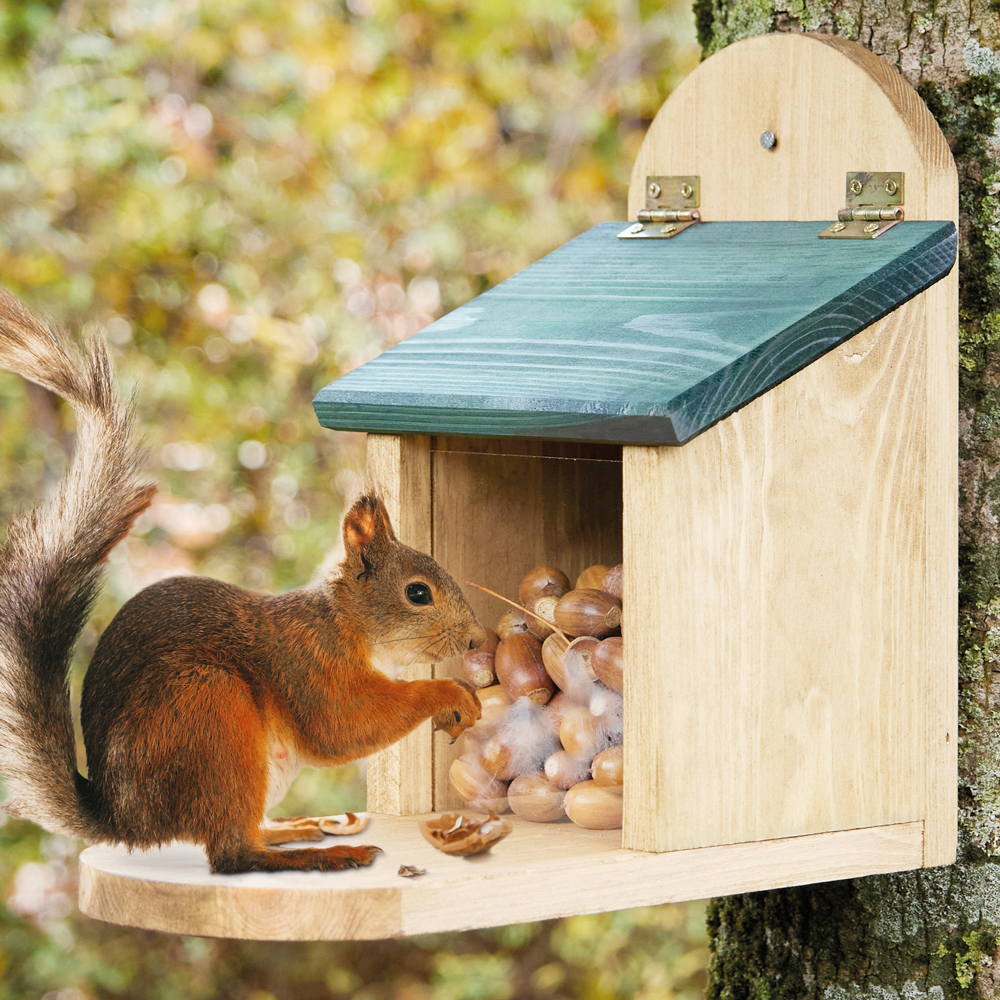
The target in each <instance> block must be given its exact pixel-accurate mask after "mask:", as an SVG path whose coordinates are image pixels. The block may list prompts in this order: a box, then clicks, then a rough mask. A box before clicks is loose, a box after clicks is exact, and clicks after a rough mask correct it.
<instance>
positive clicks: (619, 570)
mask: <svg viewBox="0 0 1000 1000" xmlns="http://www.w3.org/2000/svg"><path fill="white" fill-rule="evenodd" d="M624 574H625V567H624V566H622V564H621V563H619V564H618V565H617V566H612V567H611V569H609V570H608V572H607V575H606V576H605V577H604V582H603V583H602V584H601V585H600V588H599V589H600V590H603V591H604V593H605V594H610V595H611V596H612V597H617V598H618V600H619V601H620V600H621V599H622V591H623V589H624V583H625V581H624Z"/></svg>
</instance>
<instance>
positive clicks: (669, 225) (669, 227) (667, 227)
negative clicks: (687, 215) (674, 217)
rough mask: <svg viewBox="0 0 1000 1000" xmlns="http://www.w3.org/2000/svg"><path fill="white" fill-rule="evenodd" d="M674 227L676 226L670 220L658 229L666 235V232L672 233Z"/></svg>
mask: <svg viewBox="0 0 1000 1000" xmlns="http://www.w3.org/2000/svg"><path fill="white" fill-rule="evenodd" d="M676 228H677V227H676V226H675V225H674V224H673V223H672V222H670V223H667V225H665V226H664V227H663V228H662V229H661V230H660V232H661V233H663V234H665V235H666V234H669V233H672V232H673V231H674V230H675V229H676Z"/></svg>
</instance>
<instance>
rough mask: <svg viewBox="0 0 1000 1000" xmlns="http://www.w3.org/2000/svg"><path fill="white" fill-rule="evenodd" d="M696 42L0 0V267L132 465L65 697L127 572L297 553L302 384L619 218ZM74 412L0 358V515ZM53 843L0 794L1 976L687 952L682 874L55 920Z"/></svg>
mask: <svg viewBox="0 0 1000 1000" xmlns="http://www.w3.org/2000/svg"><path fill="white" fill-rule="evenodd" d="M698 58H699V50H698V46H697V44H696V42H695V31H694V23H693V17H692V14H691V11H690V9H689V6H688V5H687V0H667V2H666V3H665V4H660V3H659V2H650V0H522V2H518V3H514V2H510V0H283V2H281V3H274V2H261V0H258V2H247V0H63V2H58V0H27V2H26V0H3V3H2V4H0V282H2V283H3V284H4V285H5V286H6V287H7V288H9V289H11V290H12V291H14V292H15V293H16V294H18V295H20V296H21V297H22V298H23V299H24V301H25V302H26V303H27V304H28V305H29V307H31V308H32V309H34V310H35V311H37V312H42V313H46V314H48V315H49V316H51V317H53V318H54V319H56V320H57V321H59V322H61V323H63V324H65V325H67V326H69V327H70V328H71V329H74V330H83V329H86V327H87V326H88V325H89V324H92V323H97V324H100V325H101V326H102V327H103V328H104V330H105V331H106V334H107V336H108V338H109V340H110V342H111V344H112V346H113V352H114V355H115V361H116V364H117V366H118V371H119V374H120V377H121V380H122V383H123V385H125V386H132V385H134V386H135V387H136V398H137V406H138V411H139V414H140V418H141V423H142V426H143V429H144V433H145V437H146V441H147V443H148V445H149V448H150V452H151V462H152V465H153V466H154V469H155V472H156V474H157V475H158V480H159V487H160V492H159V495H158V497H157V500H156V503H155V504H154V506H153V507H152V509H151V510H150V511H149V512H148V513H147V514H146V515H144V516H143V518H142V519H141V521H140V522H139V523H138V524H137V525H136V528H135V531H134V532H133V534H132V536H131V537H130V538H129V539H128V540H127V541H126V542H125V543H124V544H123V545H121V546H120V547H119V549H118V550H116V551H115V553H114V555H113V557H112V567H111V573H110V580H109V585H108V587H107V589H106V593H105V595H104V597H103V599H102V600H101V603H100V605H99V607H98V609H97V613H96V614H95V616H94V620H93V622H92V624H91V625H90V626H89V627H88V628H87V630H86V632H85V634H84V636H83V638H82V641H81V644H80V650H79V654H78V657H77V663H76V667H75V671H74V683H73V691H74V697H78V695H79V686H80V678H81V677H82V673H83V669H84V667H85V664H86V662H87V660H88V658H89V655H90V653H91V651H92V650H93V647H94V644H95V642H96V640H97V636H98V635H99V634H100V632H101V630H102V628H103V627H104V626H105V625H106V624H107V622H108V621H109V620H110V618H111V617H112V615H113V614H114V612H115V610H116V609H117V607H118V606H120V604H121V603H122V602H123V601H124V600H126V599H127V598H128V597H130V596H131V595H132V594H133V593H135V592H136V590H138V589H139V588H141V587H143V586H145V585H147V584H149V583H152V582H154V581H156V580H158V579H160V578H162V577H164V576H168V575H173V574H176V573H192V572H193V573H203V574H207V575H211V576H215V577H219V578H221V579H224V580H227V581H231V582H233V583H237V584H240V585H243V586H247V587H252V588H255V589H259V590H266V591H276V590H282V589H287V588H290V587H294V586H298V585H301V584H303V583H305V582H307V581H308V579H309V577H310V576H311V574H312V572H313V570H314V568H315V567H316V565H317V564H318V562H319V561H320V559H321V556H322V554H323V553H324V551H325V550H326V549H327V548H329V547H330V546H331V545H332V544H333V543H334V541H335V538H336V534H337V525H338V518H339V516H340V514H341V510H342V504H343V499H344V494H345V492H347V491H349V489H350V484H351V479H352V472H353V471H354V470H357V469H359V468H360V467H361V465H362V463H363V455H364V441H363V437H361V436H359V435H348V434H335V433H332V432H328V431H324V430H322V429H321V428H320V427H319V426H318V424H317V423H316V420H315V417H314V415H313V412H312V407H311V399H312V397H313V395H314V393H315V392H316V391H317V390H318V389H319V388H320V387H322V386H323V385H325V384H326V383H328V382H329V381H331V380H332V379H334V378H336V377H337V376H338V375H340V374H342V373H344V372H346V371H349V370H350V369H352V368H354V367H356V366H357V365H358V364H361V363H362V362H364V361H365V360H367V359H368V358H371V357H373V356H374V355H375V354H377V353H378V352H380V351H382V350H384V349H385V348H386V347H388V346H390V345H392V344H395V343H397V342H399V341H400V340H402V339H404V338H405V337H408V336H410V335H411V334H412V333H414V332H415V331H416V330H418V329H420V328H421V327H422V326H424V325H426V324H427V323H429V322H430V321H431V320H432V319H434V318H435V317H437V316H440V315H442V314H443V313H445V312H447V311H449V310H450V309H453V308H454V307H456V306H458V305H461V304H462V303H464V302H466V301H468V300H469V299H470V298H472V297H473V296H474V295H477V294H478V293H480V292H482V291H483V290H484V289H486V288H488V287H490V286H491V285H493V284H495V283H496V282H498V281H502V280H503V279H504V278H506V277H508V276H509V275H511V274H513V273H514V272H516V271H518V270H520V269H521V268H523V267H524V266H526V265H527V264H529V263H531V262H532V261H534V260H537V259H538V258H539V257H541V256H542V255H544V254H545V253H547V252H549V251H550V250H552V249H554V248H556V247H557V246H559V245H561V244H562V243H564V242H565V241H566V240H568V239H570V238H572V237H573V236H575V235H577V234H578V233H580V232H581V231H583V230H584V229H586V228H588V227H589V226H591V225H593V224H595V223H597V222H603V221H607V220H610V219H624V218H625V197H626V190H627V185H628V175H629V171H630V168H631V163H632V160H633V157H634V154H635V151H636V149H637V148H638V145H639V142H640V141H641V138H642V135H643V133H644V131H645V128H646V127H647V126H648V123H649V121H650V120H651V118H652V116H653V115H654V114H655V112H656V110H657V109H658V108H659V106H660V104H662V102H663V100H664V99H665V98H666V97H667V95H668V94H669V93H670V91H671V90H672V88H673V87H674V86H675V85H676V84H677V82H678V81H679V80H680V79H682V78H683V76H684V75H685V74H686V73H687V72H689V71H690V70H691V69H692V68H693V67H694V65H695V64H696V62H697V60H698ZM72 431H73V427H72V416H71V414H70V413H69V411H68V410H67V409H66V408H65V407H64V406H63V405H61V404H60V403H59V402H58V401H57V400H56V399H54V398H53V397H52V396H50V395H49V394H47V393H46V392H44V391H43V390H40V389H37V388H36V387H33V386H30V385H28V384H26V383H25V382H23V381H21V380H18V379H16V378H14V377H11V376H8V375H6V374H5V373H0V533H2V531H3V527H2V526H3V525H4V524H6V521H7V518H8V517H9V516H10V514H11V513H12V512H13V511H15V510H17V509H19V508H21V507H23V506H25V505H28V504H32V503H36V502H38V501H39V500H40V499H41V498H42V497H43V496H44V495H45V493H46V491H47V490H48V489H50V488H51V486H52V485H53V484H54V483H55V482H56V481H57V480H58V479H59V477H60V476H61V474H62V472H63V470H64V468H65V466H66V462H67V456H68V455H69V454H70V452H71V448H72ZM80 766H81V768H83V767H85V760H84V759H83V758H82V756H81V760H80ZM0 794H2V793H0ZM364 800H365V788H364V771H363V765H351V766H348V767H345V768H340V769H335V770H329V771H322V772H321V771H306V772H304V773H303V774H302V776H301V777H300V778H299V779H298V781H297V782H296V784H295V785H294V786H293V788H292V790H291V792H290V793H289V795H288V797H287V799H286V800H285V802H284V803H283V804H282V806H281V807H279V809H278V810H277V812H279V813H286V814H287V813H297V812H313V813H316V812H320V813H328V812H338V811H342V810H344V809H355V810H357V809H363V808H364V805H365V801H364ZM80 846H81V845H79V844H77V843H75V842H72V841H69V840H67V839H65V838H62V837H56V836H51V835H48V834H45V833H43V832H42V831H40V830H39V829H38V828H37V827H35V826H33V825H32V824H29V823H25V822H23V821H16V820H13V819H11V818H8V817H6V816H3V818H0V1000H7V998H18V1000H20V998H29V997H31V998H34V997H43V998H45V1000H89V998H105V997H108V998H110V997H135V998H140V997H141V998H150V1000H153V998H163V1000H168V998H170V1000H173V998H200V997H227V998H228V997H233V998H241V1000H242V998H246V1000H275V998H278V1000H284V998H286V997H287V998H292V997H294V998H297V1000H310V998H313V997H317V998H319V997H324V998H326V997H331V998H341V997H353V998H356V1000H362V998H364V1000H374V998H394V1000H425V998H426V1000H431V998H433V1000H463V998H481V1000H504V998H508V997H518V998H530V997H579V998H588V1000H589V998H595V1000H597V998H612V997H636V998H645V997H657V998H662V1000H667V998H672V997H685V998H687V997H691V998H694V997H697V996H700V995H701V993H702V990H703V987H704V983H705V972H704V969H705V966H706V965H707V960H708V953H707V944H706V935H705V930H704V905H702V904H697V903H696V904H690V905H684V906H664V907H656V908H651V909H643V910H632V911H622V912H619V913H612V914H603V915H599V916H588V917H579V918H573V919H569V920H562V921H552V922H546V923H539V924H531V925H516V926H511V927H504V928H498V929H494V930H489V931H483V932H480V933H470V934H463V935H452V936H435V937H425V938H419V939H415V940H412V941H403V942H383V943H366V944H350V945H347V944H344V945H341V944H329V943H303V944H257V943H242V942H227V941H215V940H205V939H199V938H179V937H174V936H169V935H158V934H152V933H146V932H136V931H132V930H129V929H126V928H119V927H113V926H110V925H106V924H101V923H98V922H94V921H89V920H87V919H85V918H83V917H81V916H80V914H79V913H78V911H77V910H76V905H75V894H76V884H75V878H76V869H75V858H76V855H77V853H78V850H79V848H80ZM454 905H456V906H461V905H462V902H461V900H459V899H456V900H455V901H454Z"/></svg>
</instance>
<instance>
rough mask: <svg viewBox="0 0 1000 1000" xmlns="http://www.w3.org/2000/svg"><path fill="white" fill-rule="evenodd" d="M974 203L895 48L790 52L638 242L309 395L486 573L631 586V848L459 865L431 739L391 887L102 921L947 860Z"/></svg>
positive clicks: (322, 890) (667, 890)
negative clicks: (357, 434)
mask: <svg viewBox="0 0 1000 1000" xmlns="http://www.w3.org/2000/svg"><path fill="white" fill-rule="evenodd" d="M901 198H902V199H903V201H902V210H903V211H905V221H903V222H901V223H900V224H898V225H897V224H895V223H896V221H897V220H896V218H895V216H897V215H898V214H899V211H898V208H897V206H898V205H899V203H900V202H899V200H900V199H901ZM880 199H881V203H880ZM852 201H853V204H852ZM886 201H888V203H886ZM852 208H853V209H854V214H853V217H852V215H851V210H852ZM693 211H696V212H697V213H700V218H701V220H702V221H696V220H694V219H693V218H692V214H691V213H692V212H693ZM640 212H645V213H646V214H645V215H644V216H640ZM957 212H958V182H957V176H956V172H955V167H954V164H953V162H952V158H951V155H950V152H949V149H948V146H947V143H946V142H945V140H944V137H943V136H942V134H941V132H940V130H939V129H938V127H937V125H936V123H935V122H934V120H933V118H932V116H931V115H930V113H929V112H928V110H927V108H926V107H925V105H924V104H923V102H922V101H921V100H920V99H919V97H918V96H917V95H916V93H915V92H914V91H913V90H912V89H911V88H910V87H909V86H908V85H907V84H906V83H905V82H904V81H903V80H902V79H901V78H900V77H899V76H898V74H897V73H896V72H895V71H893V70H892V69H891V68H890V67H888V66H887V65H886V64H885V63H884V62H882V61H881V60H879V59H878V58H876V57H875V56H873V55H872V54H871V53H869V52H868V51H867V50H865V49H863V48H861V47H860V46H858V45H856V44H853V43H850V42H846V41H843V40H842V39H839V38H835V37H831V36H819V35H803V34H775V35H766V36H762V37H758V38H753V39H749V40H747V41H744V42H740V43H737V44H735V45H732V46H730V47H729V48H727V49H724V50H723V51H721V52H719V53H718V54H717V55H714V56H713V57H712V58H710V59H708V60H707V61H706V62H705V63H703V64H702V65H701V66H700V67H699V68H698V69H697V70H695V71H694V72H693V73H692V74H691V75H690V76H689V77H688V78H687V79H686V80H685V81H684V82H683V83H682V84H681V86H680V87H678V89H677V90H676V91H675V92H674V94H673V95H672V96H671V97H670V99H669V100H668V101H667V102H666V104H664V106H663V108H662V109H661V110H660V112H659V114H658V115H657V117H656V119H655V121H654V122H653V124H652V126H651V127H650V130H649V132H648V134H647V136H646V138H645V140H644V142H643V145H642V147H641V149H640V151H639V154H638V157H637V160H636V163H635V167H634V169H633V174H632V184H631V187H630V193H629V219H630V220H636V219H637V218H645V219H647V220H650V221H647V222H645V223H644V224H643V229H642V230H641V232H640V231H634V232H631V233H629V232H627V230H628V229H632V230H637V224H633V225H631V226H630V224H629V223H627V222H618V223H606V224H603V225H600V226H597V227H595V228H594V229H592V230H590V231H589V232H587V233H585V234H583V235H582V236H580V237H578V238H577V239H576V240H574V241H571V242H570V243H569V244H567V245H566V246H565V247H563V248H561V249H560V250H557V251H556V252H555V253H553V254H551V255H550V256H549V257H546V258H545V259H543V260H542V261H539V262H538V263H536V264H534V265H532V266H531V267H529V268H527V269H526V270H525V271H523V272H522V273H521V274H518V275H516V276H514V277H513V278H511V279H509V280H508V281H506V282H504V283H503V284H501V285H499V286H497V287H496V288H494V289H492V290H491V291H489V292H487V293H485V294H484V295H482V296H480V297H479V298H478V299H476V300H474V301H472V302H470V303H469V304H467V305H465V306H462V307H461V308H459V309H457V310H455V311H454V312H453V313H451V314H449V315H447V316H445V317H443V318H442V319H440V320H438V321H437V322H436V323H433V324H431V325H430V326H429V327H427V328H426V329H424V330H423V331H421V332H420V333H418V334H417V335H415V336H414V337H412V338H411V339H410V340H408V341H406V342H404V343H403V344H400V345H399V346H398V347H395V348H393V349H392V350H390V351H388V352H386V353H385V354H384V355H382V356H381V357H379V358H377V359H375V360H374V361H373V362H370V363H369V364H367V365H365V366H362V368H360V369H358V370H357V371H355V372H352V373H350V374H349V375H347V376H345V377H344V378H342V379H340V380H338V381H337V382H335V383H334V384H333V385H331V386H328V387H327V388H326V389H324V390H323V391H322V392H321V393H320V394H319V396H318V397H317V400H316V411H317V414H318V415H319V418H320V421H321V422H322V423H323V424H324V425H325V426H328V427H332V428H337V429H348V430H364V431H368V432H369V434H370V436H369V438H368V456H369V466H370V469H371V471H372V472H373V473H374V474H375V475H376V476H377V477H378V479H379V480H380V482H381V483H382V486H383V489H384V491H385V496H386V502H387V506H388V508H389V512H390V515H391V517H392V520H393V523H394V526H395V528H396V532H397V535H398V536H399V537H400V539H401V540H402V541H404V542H406V543H407V544H410V545H412V546H414V547H416V548H419V549H423V550H424V551H427V552H430V553H431V554H432V555H433V556H434V557H435V558H436V559H437V560H438V561H439V562H440V563H441V564H442V565H443V566H444V567H445V568H446V569H447V570H448V571H449V572H450V573H451V574H452V575H453V576H454V577H455V578H456V579H457V580H459V581H460V582H461V581H464V580H466V579H470V578H471V579H475V580H477V581H479V582H483V583H486V584H488V585H489V586H490V587H492V588H494V589H496V590H498V591H500V592H503V593H506V594H510V595H513V594H516V590H517V584H518V581H519V580H520V578H521V577H522V575H523V574H524V573H525V572H526V571H527V570H528V569H530V568H531V567H532V566H534V565H536V564H542V563H545V564H549V565H554V566H559V567H561V568H562V569H564V570H565V571H566V572H567V573H568V574H569V575H570V577H571V578H572V577H573V576H574V574H576V573H579V572H580V571H581V570H582V569H583V568H584V567H585V566H587V565H589V564H591V563H599V562H603V563H606V564H609V565H611V564H614V563H616V562H619V561H624V564H625V567H626V577H625V594H624V600H623V603H624V608H625V615H626V620H627V630H626V647H625V656H626V664H625V677H626V686H625V727H626V742H625V787H624V808H625V819H624V829H623V830H622V831H612V832H601V833H598V832H594V831H588V830H582V829H578V828H575V827H572V826H571V825H569V824H566V823H556V824H545V825H537V824H530V823H524V822H519V821H515V822H516V828H515V830H514V832H513V833H512V834H511V835H510V836H509V837H507V839H506V840H504V841H503V842H502V843H501V844H499V845H497V847H496V848H495V850H494V851H493V852H491V853H490V854H487V855H484V856H482V857H480V858H473V859H469V860H466V859H458V858H448V857H444V856H440V855H438V856H435V852H434V851H433V848H430V847H429V846H427V845H426V844H424V843H423V841H422V840H421V837H420V835H419V833H418V832H417V828H416V823H415V821H414V820H413V818H412V817H413V816H415V815H417V814H424V813H430V812H436V811H441V810H445V809H452V808H455V807H457V806H460V805H461V803H460V801H459V800H458V799H457V798H456V797H455V795H454V793H453V792H452V791H451V789H450V788H449V786H448V780H447V773H448V768H449V765H450V763H451V760H452V759H453V755H454V752H455V751H454V749H453V748H450V747H449V746H448V745H447V740H446V739H444V738H442V737H441V735H437V736H434V735H433V734H432V733H431V731H430V724H429V723H427V724H425V725H424V726H422V727H421V728H420V729H418V730H417V731H416V732H414V733H413V734H412V735H411V736H409V737H407V738H406V739H404V740H403V741H402V742H401V743H399V744H398V745H396V746H394V747H392V748H391V749H389V750H387V751H385V752H384V753H382V754H379V755H378V756H377V757H376V758H374V759H373V760H372V762H371V764H370V769H369V790H368V795H369V803H368V808H369V810H370V811H371V812H373V813H375V814H376V818H375V819H374V820H373V822H372V825H371V826H370V827H369V830H368V831H366V832H365V833H364V834H362V835H360V836H359V837H358V838H355V839H356V840H357V841H358V842H364V843H376V844H379V845H380V846H382V847H383V848H385V849H386V851H387V856H386V857H385V858H379V859H377V860H376V862H375V863H374V864H373V865H372V866H371V868H370V869H364V870H358V871H352V872H345V873H336V874H319V873H313V874H304V873H294V874H289V875H274V874H270V873H269V874H260V875H256V874H255V875H240V876H221V875H219V876H212V875H209V873H208V869H207V865H206V864H205V862H204V858H203V857H202V855H201V852H200V849H198V848H190V847H173V848H168V849H165V850H163V851H162V852H152V853H150V854H148V855H141V854H133V855H127V854H126V853H125V852H124V850H120V849H112V848H105V847H96V848H90V849H88V850H87V851H85V852H84V854H83V855H82V858H81V862H82V863H81V907H82V909H83V910H84V912H86V913H89V914H91V915H93V916H95V917H99V918H101V919H106V920H112V921H116V922H120V923H128V924H133V925H137V926H142V927H149V928H154V929H160V930H167V931H174V932H178V933H185V934H208V935H221V936H234V937H250V938H284V939H289V938H309V939H315V938H359V939H364V938H378V937H389V936H398V935H405V934H417V933H426V932H438V931H448V930H462V929H467V928H471V927H478V926H486V925H496V924H501V923H512V922H517V921H526V920H538V919H543V918H549V917H558V916H566V915H570V914H575V913H584V912H594V911H597V910H609V909H619V908H623V907H629V906H638V905H649V904H654V903H660V902H667V901H672V900H680V899H695V898H703V897H707V896H713V895H728V894H731V893H736V892H746V891H751V890H759V889H766V888H774V887H781V886H789V885H796V884H805V883H811V882H819V881H826V880H830V879H841V878H851V877H858V876H863V875H868V874H875V873H884V872H892V871H902V870H907V869H912V868H918V867H922V866H933V865H941V864H948V863H951V862H952V861H954V858H955V849H956V809H957V803H956V787H957V781H956V774H957V752H956V748H957V737H958V733H957V657H956V650H955V634H954V631H955V621H956V615H957V544H956V537H955V524H956V521H957V453H956V452H957V444H956V442H957V437H958V435H957V409H958V403H957V368H958V357H957V343H958V339H957V329H958V302H957V275H956V273H955V267H954V263H955V252H956V234H955V233H956V231H955V222H956V220H957ZM657 213H659V214H657ZM838 213H841V222H842V223H843V225H841V226H839V227H837V226H836V225H831V224H836V223H837V220H838ZM691 222H694V224H689V223H691ZM873 225H874V227H875V228H874V229H872V226H873ZM866 227H867V228H868V231H867V232H866V231H865V229H866ZM664 229H667V230H668V231H667V232H663V230H664ZM830 229H834V230H835V231H834V232H832V233H829V235H830V236H832V237H833V238H829V239H820V238H819V234H820V232H822V231H828V230H830ZM619 233H623V238H621V239H619V238H618V234H619ZM850 235H856V236H858V237H859V238H856V239H848V238H844V237H845V236H850ZM650 236H652V237H653V238H648V237H650ZM873 237H874V238H873ZM468 596H469V598H470V601H471V602H472V603H473V606H474V607H475V608H476V610H477V613H478V614H479V615H480V618H481V620H483V621H484V622H486V623H491V622H492V621H493V620H495V618H496V617H497V615H498V613H499V610H500V609H499V607H498V606H497V604H496V603H495V602H494V601H492V599H490V598H488V597H486V596H485V595H482V594H480V593H478V592H469V593H468ZM419 669H421V670H428V671H429V670H430V668H424V667H420V668H419ZM433 669H434V670H435V672H437V673H438V675H439V676H440V675H441V674H442V673H443V674H445V675H455V676H457V675H458V674H459V668H458V666H457V664H456V663H444V664H438V665H437V666H436V667H434V668H433ZM427 675H428V676H429V675H430V674H429V673H428V674H427ZM404 676H417V674H416V673H413V674H412V675H404ZM401 863H402V864H413V865H416V866H419V867H423V868H427V869H428V874H427V875H424V876H421V877H419V878H415V879H404V878H400V877H398V876H397V874H396V869H397V867H398V865H399V864H401Z"/></svg>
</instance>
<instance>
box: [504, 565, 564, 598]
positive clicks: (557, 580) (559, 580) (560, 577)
mask: <svg viewBox="0 0 1000 1000" xmlns="http://www.w3.org/2000/svg"><path fill="white" fill-rule="evenodd" d="M546 587H558V588H559V589H560V590H561V591H562V592H563V593H565V592H566V591H567V590H569V589H570V586H569V577H568V576H567V575H566V574H565V573H564V572H563V571H562V570H561V569H555V568H554V567H552V566H536V567H535V568H534V569H533V570H531V571H529V572H528V573H526V574H525V576H524V579H523V580H522V581H521V585H520V586H519V587H518V588H517V599H518V600H519V601H520V602H521V603H522V604H524V605H527V603H528V600H529V598H531V596H532V595H533V594H537V593H538V592H539V591H540V590H544V588H546Z"/></svg>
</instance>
